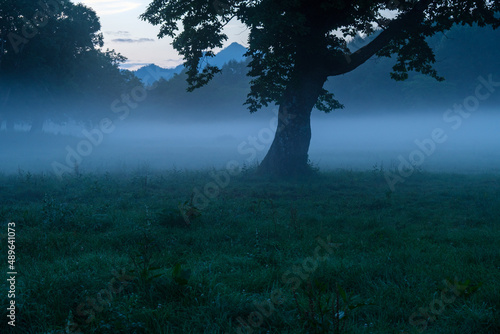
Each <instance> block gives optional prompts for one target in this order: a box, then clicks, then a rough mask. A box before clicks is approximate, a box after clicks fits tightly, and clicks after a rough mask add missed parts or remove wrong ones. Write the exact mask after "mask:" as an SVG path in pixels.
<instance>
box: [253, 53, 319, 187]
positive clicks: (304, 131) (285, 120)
mask: <svg viewBox="0 0 500 334" xmlns="http://www.w3.org/2000/svg"><path fill="white" fill-rule="evenodd" d="M311 63H312V64H314V61H311V59H309V61H305V62H304V66H300V65H297V66H296V70H295V71H294V78H292V80H291V82H290V84H289V85H288V87H287V88H286V90H285V93H284V95H283V100H282V101H281V103H280V107H279V112H278V126H277V129H276V134H275V136H274V140H273V142H272V144H271V147H270V148H269V151H268V152H267V154H266V156H265V158H264V160H263V161H262V163H261V164H260V166H259V172H260V173H261V174H265V175H270V176H278V177H285V178H288V177H295V176H301V175H304V174H307V173H309V172H310V171H311V168H310V165H309V156H308V151H309V144H310V142H311V111H312V109H313V107H314V105H315V104H316V101H317V100H318V97H319V95H320V94H321V90H322V88H323V84H324V83H325V81H326V79H327V77H326V75H325V73H324V70H322V69H321V68H314V66H311V65H308V64H311ZM316 64H317V63H316Z"/></svg>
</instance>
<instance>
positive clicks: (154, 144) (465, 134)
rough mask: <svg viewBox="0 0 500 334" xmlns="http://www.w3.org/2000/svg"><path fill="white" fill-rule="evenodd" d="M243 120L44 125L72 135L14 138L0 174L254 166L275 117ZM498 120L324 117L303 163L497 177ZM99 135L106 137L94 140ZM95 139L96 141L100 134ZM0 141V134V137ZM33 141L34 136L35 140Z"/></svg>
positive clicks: (440, 115)
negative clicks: (409, 166) (407, 165)
mask: <svg viewBox="0 0 500 334" xmlns="http://www.w3.org/2000/svg"><path fill="white" fill-rule="evenodd" d="M267 113H268V116H269V117H267V118H266V117H264V116H261V117H260V118H256V117H254V115H248V121H246V122H230V121H228V122H217V123H215V122H214V123H204V124H199V123H198V124H168V123H164V124H162V123H160V122H150V123H146V122H138V121H133V120H132V119H128V120H124V121H119V120H116V121H113V123H112V124H104V125H103V126H104V127H103V128H102V129H99V132H97V130H95V129H96V128H99V124H96V125H94V127H95V128H94V129H91V128H89V129H88V130H87V131H89V132H88V133H87V137H88V136H90V138H86V137H85V136H84V135H82V128H81V127H78V126H77V125H72V126H71V127H69V126H68V127H67V128H61V127H60V126H57V125H55V124H50V123H46V124H45V127H44V130H45V131H47V132H72V133H73V134H76V135H78V136H79V137H73V136H66V135H58V136H54V138H55V139H54V138H53V139H51V140H47V142H45V141H44V140H42V141H40V140H39V139H37V141H34V142H33V141H30V140H29V137H30V135H29V134H27V133H22V132H18V133H16V132H14V133H11V134H10V135H9V136H11V137H12V140H11V138H8V140H5V141H3V144H2V147H1V148H0V159H1V163H0V172H5V173H13V172H17V171H18V169H22V170H24V171H30V172H40V171H45V172H51V173H54V171H55V169H54V168H59V171H63V172H64V171H69V169H73V168H74V164H75V162H77V163H78V165H79V170H80V171H81V172H106V171H110V172H112V171H115V170H121V171H134V170H136V169H138V168H144V167H147V168H149V169H151V170H154V169H173V168H177V169H184V168H188V169H198V168H210V167H215V168H223V167H224V166H225V165H226V163H227V162H228V161H231V160H236V161H238V162H239V163H240V165H243V164H246V165H250V166H252V165H255V164H256V163H257V162H258V161H260V160H262V158H263V157H264V155H265V153H266V152H267V149H268V148H269V146H270V144H271V141H272V136H273V133H274V130H275V126H276V125H275V124H276V118H275V117H276V116H275V114H273V113H271V112H270V111H267ZM499 125H500V115H499V114H498V113H495V112H493V111H490V112H488V111H481V112H477V113H473V114H471V115H470V116H469V117H467V118H464V117H463V116H460V115H459V114H456V113H453V114H452V113H448V114H446V112H445V111H439V112H435V113H433V114H432V115H430V114H429V113H426V114H419V115H418V114H417V115H413V116H408V115H406V116H398V115H386V116H381V115H374V116H366V115H349V114H348V113H345V112H342V111H341V112H332V113H330V114H327V115H320V114H319V112H316V115H313V119H312V141H311V146H310V160H311V161H312V163H313V164H315V165H317V166H319V167H320V168H322V169H336V168H343V169H354V170H371V169H373V168H374V166H377V167H380V166H383V168H384V169H393V168H397V166H398V165H399V164H400V163H401V159H404V160H407V161H410V160H412V159H413V161H418V163H419V165H420V168H421V169H422V170H426V171H451V172H497V171H499V170H500V131H498V128H499ZM101 131H105V132H109V133H102V132H101ZM100 133H102V137H101V134H100ZM0 134H1V135H2V136H4V138H5V136H7V135H8V133H7V132H5V130H2V131H1V132H0ZM36 138H39V137H36Z"/></svg>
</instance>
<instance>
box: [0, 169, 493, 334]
mask: <svg viewBox="0 0 500 334" xmlns="http://www.w3.org/2000/svg"><path fill="white" fill-rule="evenodd" d="M75 172H76V173H75V174H74V175H67V174H66V175H65V176H64V178H63V179H62V181H61V180H59V179H57V178H56V177H55V176H52V175H48V174H43V173H38V174H32V173H29V172H25V171H22V170H19V172H18V173H17V174H14V175H0V224H1V229H0V239H1V244H2V248H1V249H2V257H3V258H4V263H6V261H7V247H6V245H8V243H7V238H8V233H7V231H8V228H7V225H8V223H9V222H14V223H15V235H16V239H15V256H16V262H15V265H16V270H17V272H18V275H17V280H16V287H15V288H16V293H15V302H16V312H15V314H16V318H15V325H16V326H15V328H14V327H12V326H9V325H8V324H7V321H8V320H9V318H8V314H9V311H8V310H7V306H8V305H9V300H10V299H8V297H7V293H6V291H8V290H9V285H8V282H7V281H6V280H5V279H4V280H2V282H1V290H2V291H3V292H4V293H2V296H1V298H2V312H1V314H2V322H1V324H0V332H1V333H10V332H13V333H25V334H28V333H37V334H39V333H46V334H49V333H50V334H56V333H367V334H368V333H384V334H387V333H394V334H395V333H399V334H401V333H407V334H408V333H429V334H431V333H500V252H499V244H500V243H499V241H500V228H499V227H500V176H499V175H497V174H475V175H473V174H469V175H466V174H447V173H427V172H422V171H419V172H415V173H414V174H413V175H412V176H411V177H409V178H408V179H406V180H405V182H404V183H401V184H398V187H397V189H396V190H395V191H391V190H390V189H389V187H388V185H387V183H386V180H385V178H384V171H383V170H381V169H379V168H374V169H373V170H370V171H364V172H362V171H351V170H335V171H320V172H318V173H317V174H316V175H314V176H313V177H310V178H307V179H303V180H295V181H287V182H285V181H277V180H266V179H263V178H258V177H256V176H255V175H254V174H253V173H252V171H251V170H244V171H243V172H242V173H240V174H239V175H237V176H232V177H231V179H230V181H229V182H227V184H226V183H223V184H222V186H219V187H214V186H213V185H214V184H217V183H213V182H215V181H214V178H213V175H214V171H209V170H205V171H189V170H175V169H174V170H168V171H153V170H151V169H149V168H147V166H145V167H144V168H137V169H136V170H135V171H133V172H130V173H119V172H116V173H102V174H92V173H83V174H82V173H79V172H78V171H75ZM219 172H220V171H219ZM215 173H217V171H215ZM211 182H212V183H211ZM209 184H211V186H212V189H211V190H210V187H211V186H207V185H209ZM206 189H208V190H210V191H208V196H205V198H204V201H203V202H201V201H200V198H197V197H196V196H197V194H199V193H203V194H205V195H207V193H206V192H205V190H206ZM200 203H203V205H200ZM3 268H4V271H5V273H6V272H7V271H8V269H7V265H6V264H5V266H3Z"/></svg>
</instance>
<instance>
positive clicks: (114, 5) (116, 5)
mask: <svg viewBox="0 0 500 334" xmlns="http://www.w3.org/2000/svg"><path fill="white" fill-rule="evenodd" d="M81 2H82V3H83V4H84V5H86V6H88V7H91V8H92V9H94V10H95V11H96V13H97V15H99V16H101V15H113V14H118V13H123V12H127V11H129V10H133V9H136V8H137V7H139V6H141V3H140V2H138V1H121V0H81Z"/></svg>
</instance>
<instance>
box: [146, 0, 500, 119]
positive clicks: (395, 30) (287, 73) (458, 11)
mask: <svg viewBox="0 0 500 334" xmlns="http://www.w3.org/2000/svg"><path fill="white" fill-rule="evenodd" d="M499 9H500V4H499V3H498V1H462V0H455V1H432V0H421V1H394V0H392V1H341V0H337V1H320V0H313V1H305V0H304V1H300V0H295V1H287V0H281V1H275V0H272V1H271V0H264V1H237V0H226V1H223V0H221V1H219V0H216V1H197V0H171V1H163V0H154V1H153V2H152V3H151V4H150V5H149V7H148V8H147V10H146V12H145V13H144V14H143V15H142V16H141V18H142V19H143V20H147V21H149V22H150V23H152V24H154V25H161V26H160V31H159V34H158V37H160V38H161V37H164V36H171V37H175V39H174V43H173V45H174V47H175V48H176V49H177V50H178V51H179V52H180V54H181V55H183V56H184V59H185V64H186V66H187V68H188V69H189V71H188V74H189V77H188V82H189V84H190V88H191V89H194V88H197V87H200V86H202V85H204V84H206V83H207V81H208V80H210V79H211V78H212V77H213V75H214V74H215V73H217V72H218V71H219V69H218V68H216V67H207V68H205V69H203V71H201V72H200V71H199V67H200V59H201V58H202V57H204V56H211V55H213V53H212V52H211V50H212V49H214V48H217V47H221V46H222V43H223V42H224V41H225V40H226V39H227V36H226V35H225V34H224V32H223V28H224V26H225V25H226V24H227V23H228V22H229V21H230V20H231V19H233V18H237V19H238V20H240V21H241V22H243V23H244V24H245V25H246V26H247V27H248V28H249V29H250V38H249V52H248V54H247V55H248V56H251V57H252V61H251V63H250V71H249V75H250V76H252V77H254V78H255V79H254V80H253V81H252V87H251V92H250V94H249V96H248V100H247V103H248V104H249V108H250V110H251V111H256V110H257V109H258V108H259V107H261V106H263V105H267V104H269V103H271V102H277V103H278V104H279V103H280V102H281V101H282V98H283V96H284V91H285V89H286V87H287V85H288V84H289V83H290V81H291V80H292V77H293V71H294V69H296V68H297V66H298V64H299V63H300V59H305V60H306V61H309V62H312V61H316V62H317V66H318V67H319V68H320V69H321V70H322V71H323V72H324V74H325V75H326V76H335V75H340V74H344V73H347V72H350V71H352V70H354V69H355V68H357V67H358V66H360V65H361V64H363V63H364V62H365V61H366V60H368V59H369V58H370V57H372V56H373V55H378V56H384V57H390V56H392V55H396V64H395V65H394V66H393V71H392V73H391V76H392V78H393V79H396V80H404V79H406V78H407V77H408V72H409V71H417V72H421V73H423V74H427V75H430V76H432V77H434V78H436V79H438V80H442V77H440V76H439V75H438V73H437V72H436V71H435V70H434V69H433V67H432V64H433V63H434V62H435V57H434V52H433V50H432V49H431V48H430V47H429V45H428V43H427V41H426V38H427V37H429V36H432V35H434V34H436V33H437V32H443V31H446V30H449V29H450V28H451V27H452V26H453V25H455V24H462V25H465V24H467V25H473V24H477V25H479V26H480V27H483V26H485V25H491V26H493V27H494V28H497V27H498V26H499V25H500V21H499V19H498V16H495V12H498V11H499ZM179 23H181V24H182V29H181V28H180V27H179ZM360 35H362V36H363V35H368V36H370V35H374V36H376V37H375V38H373V39H372V42H371V43H369V44H367V45H365V46H363V47H361V48H359V49H357V50H350V49H349V48H348V46H347V44H348V42H349V41H350V40H352V39H353V38H355V37H357V36H360ZM206 51H208V52H207V53H204V52H206ZM316 107H318V108H319V109H321V110H325V111H328V110H331V109H335V108H338V107H340V105H339V104H338V103H337V102H336V101H335V100H334V99H333V95H331V93H328V92H327V91H326V90H322V92H321V95H320V96H319V99H318V101H317V104H316Z"/></svg>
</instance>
